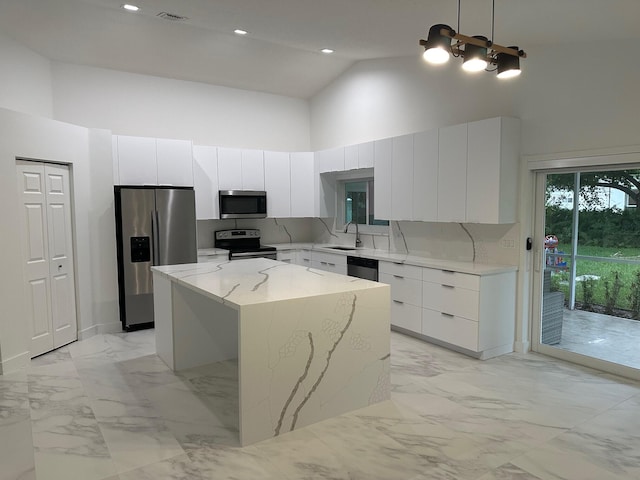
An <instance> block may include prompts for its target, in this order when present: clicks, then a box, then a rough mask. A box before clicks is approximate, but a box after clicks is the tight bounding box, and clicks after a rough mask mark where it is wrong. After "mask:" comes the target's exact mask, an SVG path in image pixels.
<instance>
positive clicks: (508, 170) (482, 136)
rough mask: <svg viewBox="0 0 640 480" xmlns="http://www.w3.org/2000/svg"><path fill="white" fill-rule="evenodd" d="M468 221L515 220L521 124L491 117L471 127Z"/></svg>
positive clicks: (470, 124) (511, 221)
mask: <svg viewBox="0 0 640 480" xmlns="http://www.w3.org/2000/svg"><path fill="white" fill-rule="evenodd" d="M468 129H469V131H468V141H467V145H468V150H469V152H468V159H469V160H468V164H467V178H468V181H467V222H477V223H513V222H515V221H516V213H517V211H516V208H517V203H518V202H517V190H518V162H519V142H518V139H519V130H520V129H519V121H518V120H517V119H513V118H501V117H499V118H489V119H486V120H480V121H478V122H472V123H469V125H468Z"/></svg>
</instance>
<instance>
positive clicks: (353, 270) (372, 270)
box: [347, 256, 378, 282]
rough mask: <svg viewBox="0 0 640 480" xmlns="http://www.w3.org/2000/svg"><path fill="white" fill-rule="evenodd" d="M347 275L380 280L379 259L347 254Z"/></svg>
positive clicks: (375, 280)
mask: <svg viewBox="0 0 640 480" xmlns="http://www.w3.org/2000/svg"><path fill="white" fill-rule="evenodd" d="M347 275H349V276H350V277H358V278H364V279H365V280H373V281H374V282H377V281H378V260H374V259H372V258H362V257H351V256H347Z"/></svg>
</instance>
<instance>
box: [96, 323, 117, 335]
mask: <svg viewBox="0 0 640 480" xmlns="http://www.w3.org/2000/svg"><path fill="white" fill-rule="evenodd" d="M98 332H99V333H122V322H120V321H117V322H109V323H101V324H100V325H98Z"/></svg>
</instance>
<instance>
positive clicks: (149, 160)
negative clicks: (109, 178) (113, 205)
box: [118, 135, 158, 185]
mask: <svg viewBox="0 0 640 480" xmlns="http://www.w3.org/2000/svg"><path fill="white" fill-rule="evenodd" d="M118 171H119V174H120V185H157V184H158V166H157V162H156V139H155V138H148V137H128V136H123V135H118Z"/></svg>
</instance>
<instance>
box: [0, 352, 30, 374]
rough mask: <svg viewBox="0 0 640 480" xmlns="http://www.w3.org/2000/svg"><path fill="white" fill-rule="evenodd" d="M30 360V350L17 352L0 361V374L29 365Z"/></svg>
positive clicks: (15, 370)
mask: <svg viewBox="0 0 640 480" xmlns="http://www.w3.org/2000/svg"><path fill="white" fill-rule="evenodd" d="M30 362H31V352H29V351H26V352H22V353H19V354H18V355H15V356H13V357H11V358H7V359H3V360H2V361H0V375H6V374H8V373H13V372H17V371H18V370H22V369H23V368H26V367H28V366H29V363H30Z"/></svg>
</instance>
